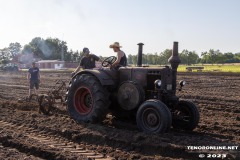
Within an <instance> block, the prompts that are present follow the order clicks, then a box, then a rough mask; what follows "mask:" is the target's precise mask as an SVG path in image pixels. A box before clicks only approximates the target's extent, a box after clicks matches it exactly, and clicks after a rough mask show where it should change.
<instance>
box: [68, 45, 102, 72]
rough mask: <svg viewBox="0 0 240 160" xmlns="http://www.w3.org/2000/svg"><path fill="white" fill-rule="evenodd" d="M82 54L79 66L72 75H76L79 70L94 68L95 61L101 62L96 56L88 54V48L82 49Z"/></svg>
mask: <svg viewBox="0 0 240 160" xmlns="http://www.w3.org/2000/svg"><path fill="white" fill-rule="evenodd" d="M83 54H84V56H83V57H82V59H81V61H80V63H79V66H78V67H77V68H76V70H75V71H74V72H72V75H74V74H76V73H77V72H78V71H79V70H80V69H81V68H82V69H93V68H96V65H95V61H100V62H101V61H102V60H101V59H100V58H99V57H98V56H96V55H94V54H90V51H89V49H88V48H83Z"/></svg>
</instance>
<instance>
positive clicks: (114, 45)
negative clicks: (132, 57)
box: [109, 42, 122, 48]
mask: <svg viewBox="0 0 240 160" xmlns="http://www.w3.org/2000/svg"><path fill="white" fill-rule="evenodd" d="M109 47H110V48H114V47H116V48H121V47H122V46H120V45H119V42H114V43H113V44H111V45H110V46H109Z"/></svg>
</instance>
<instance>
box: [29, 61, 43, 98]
mask: <svg viewBox="0 0 240 160" xmlns="http://www.w3.org/2000/svg"><path fill="white" fill-rule="evenodd" d="M40 78H41V76H40V70H39V68H38V67H36V63H35V62H33V63H32V67H31V68H29V70H28V74H27V80H28V81H29V98H30V97H31V95H33V94H35V95H37V94H38V92H37V91H38V89H39V84H40Z"/></svg>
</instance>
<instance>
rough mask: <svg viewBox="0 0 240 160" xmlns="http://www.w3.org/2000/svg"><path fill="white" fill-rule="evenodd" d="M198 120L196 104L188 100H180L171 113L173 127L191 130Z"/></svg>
mask: <svg viewBox="0 0 240 160" xmlns="http://www.w3.org/2000/svg"><path fill="white" fill-rule="evenodd" d="M198 122H199V111H198V108H197V106H196V105H195V104H194V103H192V102H191V101H188V100H180V101H179V106H178V108H177V110H175V111H174V115H173V123H172V126H173V128H176V129H183V130H193V129H195V128H196V127H197V125H198Z"/></svg>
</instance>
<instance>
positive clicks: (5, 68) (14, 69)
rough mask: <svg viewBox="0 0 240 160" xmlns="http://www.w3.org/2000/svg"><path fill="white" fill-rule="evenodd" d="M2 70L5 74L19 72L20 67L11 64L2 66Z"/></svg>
mask: <svg viewBox="0 0 240 160" xmlns="http://www.w3.org/2000/svg"><path fill="white" fill-rule="evenodd" d="M0 70H2V71H4V72H18V71H19V68H18V65H16V64H12V63H9V64H6V65H3V66H1V67H0Z"/></svg>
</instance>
